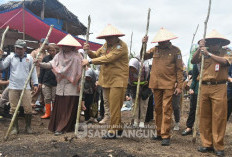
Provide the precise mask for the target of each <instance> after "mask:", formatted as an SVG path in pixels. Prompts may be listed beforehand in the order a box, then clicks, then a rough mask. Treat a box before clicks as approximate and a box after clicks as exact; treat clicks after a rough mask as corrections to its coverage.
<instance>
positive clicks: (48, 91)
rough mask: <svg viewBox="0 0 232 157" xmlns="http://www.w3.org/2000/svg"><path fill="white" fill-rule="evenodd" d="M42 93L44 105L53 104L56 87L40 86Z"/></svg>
mask: <svg viewBox="0 0 232 157" xmlns="http://www.w3.org/2000/svg"><path fill="white" fill-rule="evenodd" d="M42 93H43V95H44V102H45V104H51V102H52V103H53V104H54V102H55V97H56V86H55V87H53V86H47V85H44V84H43V85H42Z"/></svg>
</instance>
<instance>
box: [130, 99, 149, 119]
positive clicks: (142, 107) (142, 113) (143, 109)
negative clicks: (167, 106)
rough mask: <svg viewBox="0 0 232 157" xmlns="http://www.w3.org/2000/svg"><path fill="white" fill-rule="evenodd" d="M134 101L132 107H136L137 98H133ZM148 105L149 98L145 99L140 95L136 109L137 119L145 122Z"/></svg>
mask: <svg viewBox="0 0 232 157" xmlns="http://www.w3.org/2000/svg"><path fill="white" fill-rule="evenodd" d="M132 102H133V106H132V108H134V105H135V99H132ZM147 107H148V98H147V99H146V100H143V99H142V98H141V97H140V98H139V100H138V106H137V108H136V111H135V121H137V122H145V118H146V113H147ZM132 111H133V110H132Z"/></svg>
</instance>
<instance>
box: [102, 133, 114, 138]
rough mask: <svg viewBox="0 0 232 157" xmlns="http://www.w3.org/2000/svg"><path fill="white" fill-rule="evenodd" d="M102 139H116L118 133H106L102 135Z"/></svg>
mask: <svg viewBox="0 0 232 157" xmlns="http://www.w3.org/2000/svg"><path fill="white" fill-rule="evenodd" d="M102 139H116V134H113V133H109V132H108V133H106V134H105V135H103V136H102Z"/></svg>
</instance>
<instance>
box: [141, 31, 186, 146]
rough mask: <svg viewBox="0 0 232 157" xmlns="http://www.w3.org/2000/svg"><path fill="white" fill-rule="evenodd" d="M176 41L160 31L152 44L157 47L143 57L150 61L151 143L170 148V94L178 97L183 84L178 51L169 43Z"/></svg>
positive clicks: (167, 32) (144, 39) (180, 57)
mask: <svg viewBox="0 0 232 157" xmlns="http://www.w3.org/2000/svg"><path fill="white" fill-rule="evenodd" d="M176 38H177V37H176V36H175V35H174V34H172V33H171V32H169V31H167V30H166V29H164V28H161V29H160V30H159V32H158V33H157V34H156V36H155V38H154V40H153V41H152V42H153V43H157V42H158V45H157V46H155V47H153V48H151V49H150V50H149V51H148V52H147V53H146V54H145V56H144V57H145V59H151V58H153V62H152V69H151V73H150V82H149V88H151V89H152V91H153V94H154V99H155V103H156V105H155V120H156V126H157V136H156V137H153V138H152V139H153V140H160V141H161V140H162V143H161V145H162V146H168V145H170V136H171V135H170V130H171V124H172V97H173V93H174V94H176V95H179V94H180V93H181V91H182V84H183V65H182V56H181V51H180V49H179V48H178V47H176V46H174V45H172V43H171V42H170V40H172V39H176ZM147 40H148V38H147V37H144V38H143V42H147ZM141 52H142V51H141ZM175 84H176V86H175Z"/></svg>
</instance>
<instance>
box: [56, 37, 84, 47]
mask: <svg viewBox="0 0 232 157" xmlns="http://www.w3.org/2000/svg"><path fill="white" fill-rule="evenodd" d="M57 45H58V46H74V47H82V46H81V44H80V43H79V42H78V41H77V40H76V39H75V38H74V37H73V36H72V35H71V34H67V35H66V36H65V37H64V38H63V39H62V40H61V41H59V42H58V44H57Z"/></svg>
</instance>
